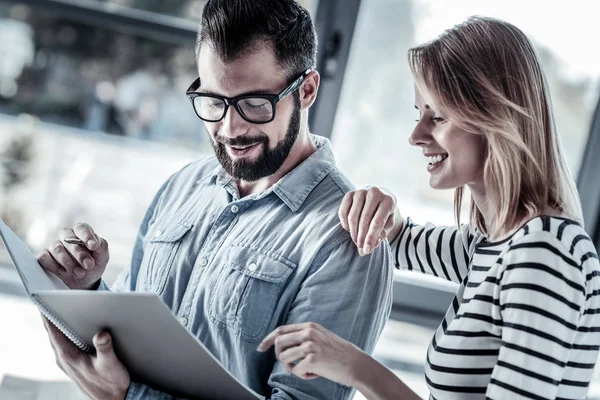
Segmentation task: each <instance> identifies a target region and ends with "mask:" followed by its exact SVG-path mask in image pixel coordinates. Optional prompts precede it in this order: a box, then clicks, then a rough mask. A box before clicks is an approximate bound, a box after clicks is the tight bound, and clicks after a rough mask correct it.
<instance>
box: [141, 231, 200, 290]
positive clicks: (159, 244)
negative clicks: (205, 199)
mask: <svg viewBox="0 0 600 400" xmlns="http://www.w3.org/2000/svg"><path fill="white" fill-rule="evenodd" d="M190 229H192V225H188V224H183V223H179V222H173V221H164V220H157V221H156V222H155V223H154V224H153V225H152V226H151V227H150V229H149V230H148V233H147V234H146V237H145V238H144V258H143V260H142V265H141V267H140V273H139V275H138V287H142V288H143V289H144V290H147V291H152V292H155V293H157V294H162V292H163V291H164V289H165V283H166V281H167V278H168V276H169V274H170V273H171V269H172V267H173V263H174V262H175V259H176V258H177V252H178V251H179V248H180V246H181V243H182V241H183V240H184V236H185V235H186V233H188V232H189V231H190Z"/></svg>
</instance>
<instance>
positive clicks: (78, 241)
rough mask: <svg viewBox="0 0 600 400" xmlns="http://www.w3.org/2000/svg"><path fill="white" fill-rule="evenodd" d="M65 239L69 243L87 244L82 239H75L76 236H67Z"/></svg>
mask: <svg viewBox="0 0 600 400" xmlns="http://www.w3.org/2000/svg"><path fill="white" fill-rule="evenodd" d="M63 241H64V242H65V243H69V244H78V245H80V246H85V244H84V243H83V242H82V241H81V240H79V239H75V238H66V239H63Z"/></svg>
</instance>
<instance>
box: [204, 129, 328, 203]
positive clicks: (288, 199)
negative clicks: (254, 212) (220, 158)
mask: <svg viewBox="0 0 600 400" xmlns="http://www.w3.org/2000/svg"><path fill="white" fill-rule="evenodd" d="M311 138H312V140H313V142H314V144H315V146H316V147H317V151H315V152H314V153H313V154H311V155H310V157H308V158H307V159H306V160H304V161H303V162H302V163H301V164H300V165H298V166H297V167H296V168H294V169H293V170H291V171H290V172H288V174H287V175H285V176H284V177H283V178H281V179H280V180H279V181H278V182H277V183H275V184H274V185H273V186H271V187H270V188H269V189H267V190H266V191H265V192H263V193H261V194H258V195H257V197H264V196H265V195H266V194H267V193H268V192H271V191H273V192H274V193H275V194H276V195H277V196H278V197H279V198H280V199H281V200H282V201H283V202H284V203H285V204H286V205H287V206H288V207H289V208H290V210H291V211H292V212H297V211H298V210H299V209H300V207H302V205H303V204H304V202H305V201H306V198H307V197H308V195H309V194H310V193H311V192H312V191H313V189H314V188H315V187H316V186H317V185H318V184H319V183H320V182H321V181H322V180H323V178H325V176H327V174H329V173H330V172H331V170H332V169H333V168H335V157H334V155H333V149H332V147H331V142H330V141H329V139H327V138H325V137H322V136H317V135H311ZM232 181H234V179H233V177H232V176H231V175H229V174H228V173H227V172H226V171H225V169H224V168H223V167H222V166H221V165H220V164H219V165H218V166H217V167H216V168H215V169H214V170H213V172H212V173H211V174H209V175H207V176H205V177H204V178H202V179H200V181H199V182H204V183H209V182H210V183H215V182H216V184H217V185H218V186H221V187H226V186H227V185H229V184H231V183H232ZM233 184H235V182H233Z"/></svg>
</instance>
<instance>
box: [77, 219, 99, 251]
mask: <svg viewBox="0 0 600 400" xmlns="http://www.w3.org/2000/svg"><path fill="white" fill-rule="evenodd" d="M75 234H76V235H77V237H78V238H80V239H81V240H82V241H83V243H85V245H86V247H87V248H88V249H89V250H92V251H95V250H96V249H98V247H99V246H100V239H99V238H98V235H96V232H94V229H93V228H92V227H91V226H90V225H88V224H86V223H83V222H80V223H78V224H77V225H75Z"/></svg>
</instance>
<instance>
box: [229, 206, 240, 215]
mask: <svg viewBox="0 0 600 400" xmlns="http://www.w3.org/2000/svg"><path fill="white" fill-rule="evenodd" d="M238 211H240V208H239V207H238V206H231V212H232V213H234V214H237V213H238Z"/></svg>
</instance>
